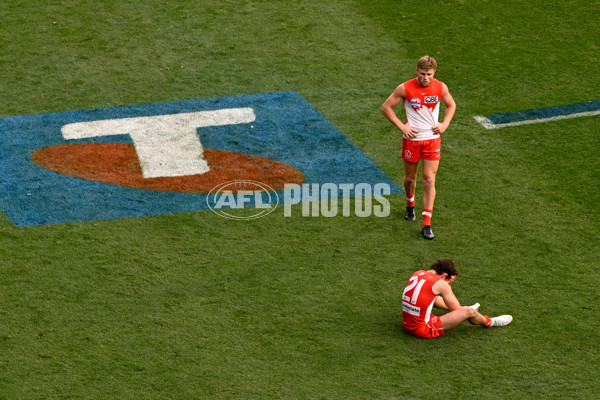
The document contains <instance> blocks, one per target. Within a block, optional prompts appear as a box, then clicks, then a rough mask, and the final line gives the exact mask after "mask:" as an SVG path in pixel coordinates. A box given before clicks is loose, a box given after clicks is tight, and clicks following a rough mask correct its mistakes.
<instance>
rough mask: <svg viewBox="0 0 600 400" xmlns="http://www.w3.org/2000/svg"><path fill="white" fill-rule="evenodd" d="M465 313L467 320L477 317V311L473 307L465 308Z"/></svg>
mask: <svg viewBox="0 0 600 400" xmlns="http://www.w3.org/2000/svg"><path fill="white" fill-rule="evenodd" d="M462 310H463V312H464V313H465V317H466V318H467V319H470V318H473V317H474V316H476V315H477V310H475V309H474V308H471V307H463V308H462Z"/></svg>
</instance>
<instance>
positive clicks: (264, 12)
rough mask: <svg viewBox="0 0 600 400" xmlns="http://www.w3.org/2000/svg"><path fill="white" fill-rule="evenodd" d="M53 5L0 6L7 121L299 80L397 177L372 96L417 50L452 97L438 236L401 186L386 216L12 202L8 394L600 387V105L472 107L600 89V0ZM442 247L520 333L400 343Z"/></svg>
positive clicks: (389, 134) (475, 392)
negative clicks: (60, 209) (135, 214)
mask: <svg viewBox="0 0 600 400" xmlns="http://www.w3.org/2000/svg"><path fill="white" fill-rule="evenodd" d="M47 3H48V2H42V4H40V2H38V1H33V0H21V1H17V0H9V1H7V2H4V3H2V4H0V16H2V21H3V27H2V29H1V30H0V43H1V44H0V46H1V47H0V50H1V51H0V72H1V73H2V74H1V75H2V79H0V92H1V93H2V99H1V100H0V105H1V107H0V115H1V116H10V115H21V114H29V113H41V112H51V111H62V110H73V109H88V108H95V107H108V106H117V105H129V104H144V103H151V102H161V101H169V100H185V99H196V98H205V97H221V96H229V95H238V94H250V93H262V92H272V91H285V90H293V91H297V92H299V93H300V94H302V95H303V96H304V97H305V98H307V99H308V100H309V101H310V102H311V104H313V105H314V106H315V107H316V108H317V109H318V110H319V111H320V112H321V113H323V114H324V115H325V117H326V118H328V119H329V120H330V121H331V122H332V123H333V124H334V125H335V126H336V127H337V128H338V129H340V130H341V131H342V132H343V133H344V134H346V135H347V136H348V137H349V138H350V139H351V140H352V141H353V142H354V143H355V144H356V145H357V146H359V147H360V148H361V149H362V150H363V152H365V154H367V155H368V156H369V157H370V158H371V159H372V160H373V161H374V162H375V163H376V164H377V165H379V166H380V167H381V168H382V169H383V170H384V171H385V172H386V174H388V175H389V176H390V177H392V179H394V180H395V181H396V182H397V183H399V184H400V183H401V178H402V170H401V162H400V159H399V156H400V151H399V147H400V143H401V140H400V135H399V134H398V132H397V131H396V130H394V129H393V127H392V126H391V125H390V124H389V123H388V122H387V120H385V118H384V117H383V116H382V115H381V113H380V111H379V108H380V106H381V104H382V103H383V101H384V100H385V99H386V97H387V96H388V95H389V94H390V93H391V91H392V90H393V89H394V87H395V86H396V85H398V84H399V83H401V82H402V81H403V80H406V79H409V78H411V77H413V75H414V69H415V62H416V60H417V59H418V58H419V57H420V56H421V55H424V54H430V55H433V56H435V57H437V59H438V62H439V69H438V74H437V77H438V78H439V79H441V80H443V81H444V82H445V83H447V84H448V86H449V87H450V90H451V92H452V93H453V95H454V98H455V100H456V102H457V104H458V111H457V114H456V117H455V119H454V121H453V123H452V125H451V127H450V129H449V130H448V131H447V133H446V134H445V138H444V145H443V146H444V147H443V156H442V163H441V167H440V171H439V174H438V182H437V189H438V197H437V199H436V205H435V211H434V231H435V233H436V239H435V240H434V241H432V242H426V241H424V240H422V239H421V237H420V230H419V226H418V223H416V224H408V223H405V222H403V221H402V208H403V202H404V200H403V198H402V195H393V196H389V200H390V202H391V206H392V215H391V217H390V218H376V217H369V218H358V217H348V218H346V217H336V218H322V217H320V218H303V217H302V216H301V207H299V206H297V207H295V208H294V209H293V211H294V212H293V215H292V217H289V218H286V217H284V216H283V212H282V211H281V210H276V211H275V212H273V213H272V214H270V215H269V216H267V217H265V218H262V219H258V220H252V221H236V220H228V219H224V218H221V217H219V216H217V215H215V214H213V213H211V212H198V213H185V214H177V215H163V216H156V217H149V218H134V219H124V220H113V221H99V222H93V223H73V224H59V225H52V226H38V227H28V228H17V227H15V226H13V225H12V223H11V222H10V221H9V220H8V219H7V218H5V217H3V216H2V217H1V219H0V257H1V259H2V263H1V264H0V304H1V305H2V307H1V308H0V399H80V398H86V399H129V398H132V399H133V398H135V399H165V398H173V399H207V398H210V399H424V398H455V399H470V398H473V399H475V398H477V399H498V398H515V399H516V398H531V399H547V398H579V399H596V398H598V396H599V395H600V390H599V389H598V387H597V382H598V379H599V378H600V377H599V368H598V365H600V360H599V356H598V352H599V349H598V340H597V332H598V331H599V329H600V323H599V322H598V319H599V317H600V315H599V313H598V304H599V303H600V296H599V291H598V287H599V284H600V280H599V279H598V274H596V267H597V266H598V250H599V248H598V247H599V246H598V243H599V233H600V229H599V226H598V219H599V217H600V208H599V207H598V198H599V194H600V190H599V186H598V182H599V181H600V173H599V171H600V162H599V157H598V151H599V150H600V146H599V145H598V139H597V133H598V132H597V131H598V128H597V127H598V117H597V116H596V117H588V118H580V119H575V120H564V121H557V122H551V123H545V124H538V125H530V126H520V127H512V128H504V129H501V130H496V131H488V130H485V129H483V128H482V127H481V126H479V125H478V124H477V123H476V122H475V120H474V119H473V118H472V117H473V116H474V115H485V114H490V113H494V112H502V111H517V110H522V109H527V108H536V107H546V106H555V105H560V104H569V103H576V102H582V101H586V100H593V99H597V98H598V96H599V93H598V88H599V87H600V76H599V74H598V68H597V65H598V62H599V61H600V60H599V56H598V55H599V54H600V52H599V47H598V43H600V31H598V30H597V29H596V27H597V25H598V15H599V14H600V4H599V3H597V2H587V1H585V2H584V1H582V0H573V1H569V2H566V1H558V0H555V1H547V2H529V3H528V2H518V1H502V2H495V1H478V2H474V1H473V2H471V1H444V2H435V3H434V2H432V3H424V2H417V1H391V0H387V1H377V2H372V1H352V0H343V1H338V0H325V1H319V2H311V1H298V0H296V1H274V0H270V1H267V0H264V1H243V0H242V1H223V0H220V1H216V0H204V1H197V2H193V1H183V0H162V1H148V0H146V1H141V0H137V1H127V2H121V1H114V0H105V1H82V0H77V1H75V0H71V1H61V2H55V3H53V4H47ZM0 134H1V133H0ZM251 212H252V210H240V211H239V213H240V214H241V215H246V214H250V213H251ZM443 256H445V257H451V258H453V259H454V260H455V261H456V262H457V264H458V266H459V270H460V271H461V277H460V279H459V280H458V281H457V282H456V284H455V292H456V294H457V296H458V297H459V299H460V300H461V301H463V302H464V303H473V302H480V303H481V304H482V308H481V310H482V311H483V312H485V313H489V314H490V315H495V314H499V313H511V314H512V315H513V316H514V318H515V319H514V322H513V324H511V325H510V326H508V327H506V328H503V329H490V330H485V329H482V328H477V327H472V326H469V325H468V324H463V325H461V326H460V327H459V328H457V329H456V330H454V331H450V332H448V334H447V335H445V336H443V337H441V338H439V339H436V340H432V341H423V340H416V339H414V338H412V337H409V336H407V335H405V334H404V333H403V332H402V328H401V318H400V317H401V313H400V297H401V293H402V290H403V288H404V285H405V284H406V281H407V279H408V277H409V276H410V274H411V273H412V272H413V271H414V270H416V269H417V268H422V267H425V266H427V265H429V264H431V263H432V262H433V261H434V260H435V259H436V258H438V257H443Z"/></svg>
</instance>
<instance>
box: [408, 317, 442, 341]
mask: <svg viewBox="0 0 600 400" xmlns="http://www.w3.org/2000/svg"><path fill="white" fill-rule="evenodd" d="M404 330H405V331H406V333H409V334H411V335H413V336H416V337H418V338H421V339H433V338H435V337H438V336H442V335H443V334H444V328H442V320H441V319H440V317H438V316H436V315H432V316H431V319H430V320H429V323H428V324H423V325H421V326H418V327H416V328H412V329H407V328H406V327H405V328H404Z"/></svg>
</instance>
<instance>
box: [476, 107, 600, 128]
mask: <svg viewBox="0 0 600 400" xmlns="http://www.w3.org/2000/svg"><path fill="white" fill-rule="evenodd" d="M593 115H600V110H595V111H586V112H580V113H575V114H568V115H557V116H556V117H549V118H538V119H527V120H524V121H515V122H507V123H506V124H494V123H493V122H492V121H490V120H489V119H488V118H486V117H482V116H479V115H476V116H474V117H473V118H475V120H476V121H477V122H479V123H480V124H481V125H482V126H483V127H484V128H485V129H500V128H505V127H507V126H518V125H530V124H538V123H541V122H548V121H557V120H559V119H570V118H579V117H590V116H593Z"/></svg>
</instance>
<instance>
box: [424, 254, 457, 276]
mask: <svg viewBox="0 0 600 400" xmlns="http://www.w3.org/2000/svg"><path fill="white" fill-rule="evenodd" d="M431 269H432V270H434V271H435V273H436V274H438V275H442V274H444V273H446V274H448V275H447V276H446V280H448V279H450V278H452V277H453V276H458V271H457V270H456V265H454V261H452V260H450V259H449V258H440V259H439V260H437V261H436V262H435V263H433V265H432V266H431Z"/></svg>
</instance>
